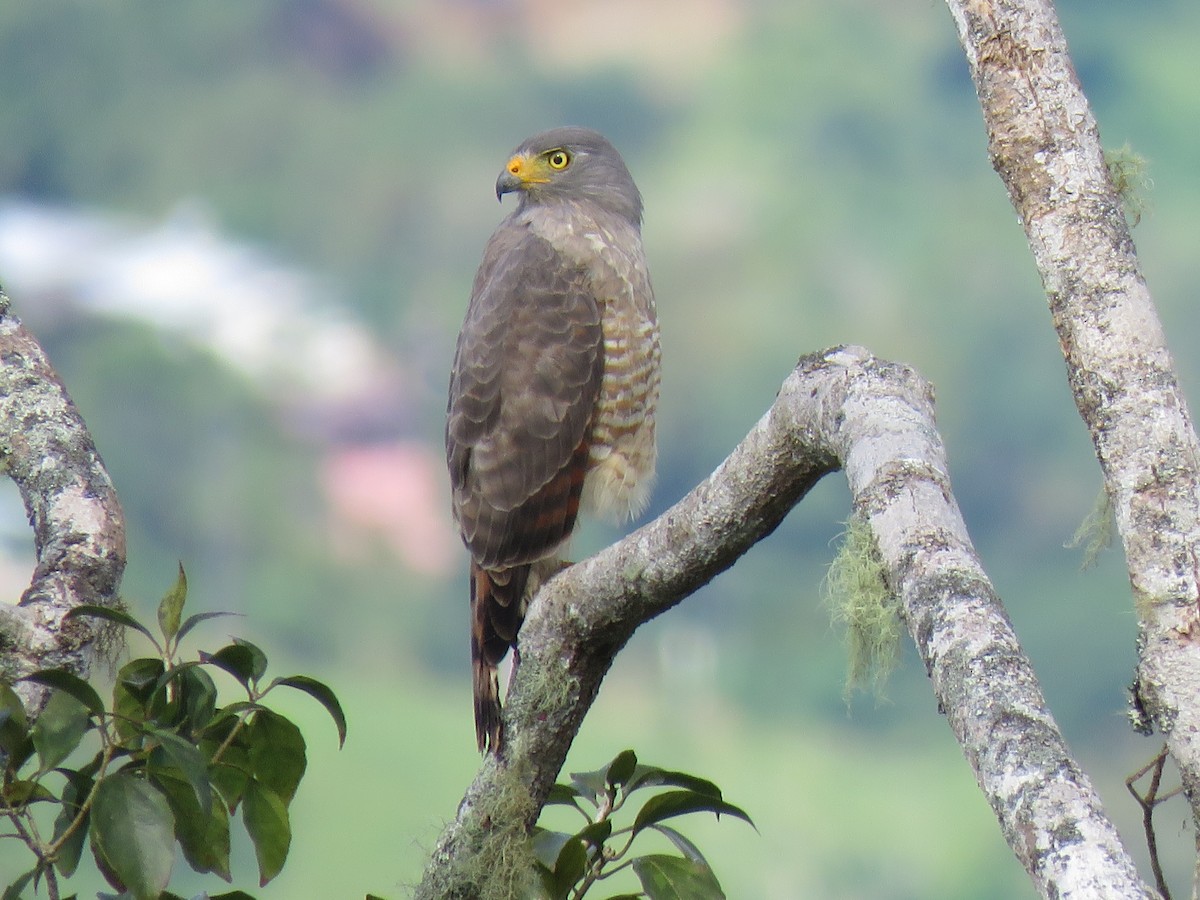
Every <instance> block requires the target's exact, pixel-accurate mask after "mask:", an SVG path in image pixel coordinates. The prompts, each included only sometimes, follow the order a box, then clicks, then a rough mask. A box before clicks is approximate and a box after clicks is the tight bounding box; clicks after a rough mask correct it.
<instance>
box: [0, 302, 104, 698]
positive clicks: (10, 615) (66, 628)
mask: <svg viewBox="0 0 1200 900" xmlns="http://www.w3.org/2000/svg"><path fill="white" fill-rule="evenodd" d="M0 464H2V465H3V468H4V473H5V474H6V475H8V477H9V478H11V479H12V480H13V481H14V482H15V483H16V484H17V487H18V488H19V489H20V491H21V497H22V499H23V500H24V502H25V510H26V512H27V513H28V514H29V522H30V525H31V526H32V527H33V534H34V547H35V550H36V554H37V564H36V568H35V570H34V572H33V577H32V579H31V582H30V585H29V587H28V589H26V591H25V592H24V594H23V595H22V596H21V599H20V602H19V603H18V604H16V605H12V604H8V603H2V604H0V675H2V676H3V677H4V678H5V679H6V680H10V681H11V680H15V679H17V678H20V677H21V676H23V675H26V674H28V673H30V672H32V671H35V670H37V669H45V668H57V667H62V668H67V669H69V670H70V671H72V672H74V673H75V674H77V675H80V676H82V677H86V676H87V675H88V672H89V670H90V666H91V662H92V658H93V656H94V654H95V645H96V642H97V639H98V637H99V635H100V630H101V624H100V621H99V620H96V619H90V618H88V619H76V620H71V621H69V622H67V623H64V622H63V621H62V618H63V616H64V615H65V614H66V612H67V611H68V610H69V609H71V608H72V607H75V606H78V605H79V604H81V603H99V604H104V605H112V604H113V603H115V602H116V598H117V588H118V586H119V584H120V581H121V574H122V572H123V571H124V568H125V525H124V519H123V517H122V515H121V507H120V504H119V503H118V502H117V496H116V493H115V492H114V490H113V486H112V482H111V480H110V479H109V477H108V473H107V472H106V471H105V468H104V463H103V461H102V460H101V459H100V454H99V453H97V451H96V447H95V445H94V444H93V442H92V438H91V435H90V434H89V433H88V430H87V427H86V426H85V425H84V423H83V419H82V418H81V417H80V415H79V411H78V410H77V409H76V408H75V404H74V403H72V402H71V398H70V397H69V396H67V392H66V389H65V388H64V387H63V386H62V383H61V382H60V381H59V379H58V376H57V375H56V374H55V373H54V370H53V368H51V366H50V363H49V361H48V360H47V359H46V355H45V353H44V352H43V351H42V348H41V347H40V346H39V345H38V343H37V341H36V340H35V339H34V337H33V336H32V335H31V334H30V333H29V332H28V331H26V330H25V328H24V326H22V325H21V323H20V321H19V320H18V319H17V318H16V317H15V316H14V315H12V312H11V309H10V304H9V300H8V298H7V297H6V296H4V295H3V294H2V293H0ZM18 688H19V690H20V691H21V692H22V693H23V697H24V699H25V700H26V704H27V706H29V707H30V708H31V712H36V711H37V708H38V703H39V699H40V697H41V692H40V691H39V690H38V689H37V688H36V686H34V685H31V684H29V683H23V684H21V685H19V686H18Z"/></svg>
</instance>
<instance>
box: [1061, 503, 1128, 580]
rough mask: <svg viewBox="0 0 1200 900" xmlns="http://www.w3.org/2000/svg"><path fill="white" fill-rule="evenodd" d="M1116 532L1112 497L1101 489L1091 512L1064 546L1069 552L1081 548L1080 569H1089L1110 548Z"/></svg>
mask: <svg viewBox="0 0 1200 900" xmlns="http://www.w3.org/2000/svg"><path fill="white" fill-rule="evenodd" d="M1115 532H1116V521H1115V519H1114V518H1113V504H1112V497H1110V496H1109V494H1108V491H1106V490H1103V489H1101V491H1100V495H1099V496H1098V497H1096V503H1095V504H1094V505H1093V506H1092V510H1091V512H1089V513H1088V514H1087V515H1086V516H1084V518H1083V521H1082V522H1080V523H1079V527H1078V528H1076V529H1075V534H1073V535H1072V536H1071V539H1070V540H1069V541H1067V543H1066V544H1065V545H1064V546H1065V547H1067V549H1069V550H1074V549H1076V548H1078V547H1082V548H1083V561H1082V562H1081V563H1080V564H1079V567H1080V568H1081V569H1090V568H1091V567H1092V566H1094V565H1095V564H1096V560H1098V559H1099V558H1100V554H1101V553H1102V552H1103V551H1104V550H1107V549H1108V548H1109V547H1111V546H1112V542H1113V535H1114V534H1115Z"/></svg>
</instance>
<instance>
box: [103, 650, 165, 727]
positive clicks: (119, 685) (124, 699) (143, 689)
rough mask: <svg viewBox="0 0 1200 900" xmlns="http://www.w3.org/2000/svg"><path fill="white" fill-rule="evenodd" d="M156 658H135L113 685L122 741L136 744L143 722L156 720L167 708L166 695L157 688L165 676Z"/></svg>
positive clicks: (115, 716)
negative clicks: (160, 679)
mask: <svg viewBox="0 0 1200 900" xmlns="http://www.w3.org/2000/svg"><path fill="white" fill-rule="evenodd" d="M163 668H164V667H163V661H162V660H161V659H158V658H157V657H144V658H142V659H133V660H130V661H129V662H127V663H126V664H125V665H123V666H122V667H121V670H120V671H119V672H118V673H117V682H116V684H114V685H113V716H114V719H115V720H116V721H115V724H116V729H117V734H118V735H119V736H120V737H121V740H123V741H130V742H137V741H139V740H140V734H141V729H142V725H143V723H145V722H146V721H147V720H153V719H157V718H158V717H159V716H161V715H162V713H163V711H164V709H165V708H166V705H167V698H166V694H165V693H164V692H162V691H159V690H158V689H157V685H158V681H159V678H161V677H162V674H163Z"/></svg>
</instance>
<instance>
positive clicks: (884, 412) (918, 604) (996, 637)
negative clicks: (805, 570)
mask: <svg viewBox="0 0 1200 900" xmlns="http://www.w3.org/2000/svg"><path fill="white" fill-rule="evenodd" d="M838 468H844V469H845V472H846V477H847V479H848V481H849V484H850V487H851V491H852V495H853V498H854V506H855V511H856V513H857V514H859V515H861V516H863V517H864V518H865V519H866V521H867V522H868V524H869V525H870V527H871V529H872V531H873V533H874V535H875V539H876V541H877V543H878V546H879V550H880V554H881V558H882V560H883V564H884V567H885V570H886V578H887V581H888V583H889V585H891V586H892V588H893V589H894V590H895V591H896V592H897V594H898V596H899V598H900V601H901V603H902V605H903V608H904V612H905V618H906V621H907V623H908V626H909V629H910V631H911V632H912V635H913V638H914V640H915V641H916V644H917V647H918V649H919V651H920V653H921V656H922V658H923V659H924V661H925V665H926V667H927V668H928V670H929V673H930V676H931V679H932V683H933V686H934V690H935V692H936V694H937V699H938V701H939V703H940V704H941V706H942V708H943V709H945V710H946V715H947V718H948V720H949V723H950V725H951V728H952V729H953V732H954V734H955V736H956V737H957V739H958V740H959V742H960V743H961V745H962V747H963V751H964V754H965V756H966V758H967V760H968V762H969V763H970V764H971V766H972V768H973V769H974V771H975V773H976V777H977V780H978V782H979V784H980V786H981V788H982V789H983V791H984V793H985V795H986V796H987V798H988V801H989V803H991V805H992V808H993V809H994V810H995V811H996V815H997V818H998V819H999V821H1000V825H1001V828H1002V830H1003V832H1004V834H1005V837H1006V838H1007V839H1008V841H1009V844H1010V845H1011V846H1012V848H1013V851H1014V853H1015V854H1016V856H1017V858H1018V859H1019V860H1020V861H1021V863H1022V865H1024V866H1025V868H1026V869H1027V870H1028V871H1029V873H1030V875H1031V877H1032V878H1033V880H1034V882H1035V884H1036V885H1037V886H1038V888H1039V890H1040V891H1041V892H1042V894H1043V895H1044V896H1047V897H1049V896H1055V897H1071V896H1078V897H1083V896H1089V897H1090V896H1120V897H1151V896H1153V894H1152V893H1151V892H1149V891H1148V890H1147V889H1146V888H1145V887H1144V886H1143V885H1142V884H1141V883H1140V881H1139V880H1138V877H1137V874H1136V872H1135V871H1134V867H1133V864H1132V863H1131V862H1130V860H1129V858H1128V856H1127V855H1126V854H1125V851H1124V849H1123V848H1122V846H1121V844H1120V840H1119V838H1118V836H1117V833H1116V831H1115V829H1114V828H1113V826H1112V825H1111V823H1110V822H1109V821H1108V819H1107V818H1105V816H1104V813H1103V811H1102V809H1101V807H1100V802H1099V799H1098V798H1097V796H1096V794H1095V792H1094V790H1093V789H1092V786H1091V784H1090V783H1089V781H1088V779H1087V778H1086V776H1085V775H1084V774H1083V773H1082V771H1081V770H1080V769H1079V767H1078V765H1077V764H1076V763H1075V762H1074V760H1072V758H1071V756H1070V754H1069V753H1068V750H1067V747H1066V745H1065V743H1064V741H1063V739H1062V736H1061V734H1060V733H1059V731H1058V728H1057V726H1056V725H1055V723H1054V720H1053V718H1052V717H1051V715H1050V713H1049V711H1048V710H1047V708H1046V705H1045V701H1044V699H1043V697H1042V695H1041V691H1040V689H1039V688H1038V685H1037V680H1036V678H1035V677H1034V674H1033V671H1032V669H1031V668H1030V666H1029V663H1028V661H1027V660H1026V658H1025V656H1024V654H1023V653H1022V651H1021V649H1020V647H1019V645H1018V643H1017V640H1016V637H1015V635H1014V634H1013V631H1012V628H1011V626H1010V624H1009V621H1008V618H1007V616H1006V615H1005V613H1004V610H1003V608H1002V607H1001V605H1000V602H999V600H998V599H997V597H996V596H995V593H994V591H993V589H992V587H991V584H990V583H989V582H988V579H987V577H986V575H985V574H984V572H983V570H982V568H981V567H980V564H979V560H978V558H977V557H976V555H975V552H974V549H973V548H972V546H971V543H970V540H969V538H968V537H967V534H966V529H965V527H964V525H963V522H962V518H961V515H960V514H959V511H958V508H957V506H956V504H955V502H954V499H953V496H952V494H951V491H950V480H949V476H948V474H947V467H946V460H945V454H944V451H943V448H942V444H941V440H940V438H939V436H938V433H937V429H936V426H935V424H934V418H933V401H932V396H931V392H930V391H929V389H928V387H927V385H926V384H925V383H924V382H923V381H922V380H921V379H920V378H919V377H918V376H917V375H916V374H915V373H914V372H912V371H911V370H910V369H906V368H904V367H901V366H896V365H891V364H888V363H883V362H880V361H878V360H876V359H874V358H872V357H871V356H870V355H869V354H868V353H867V352H866V351H864V350H862V349H860V348H838V349H835V350H831V351H828V352H827V353H824V354H817V355H813V356H809V357H805V358H804V359H802V360H801V361H800V364H799V365H798V366H797V368H796V370H795V371H794V372H793V373H792V375H791V376H790V377H789V378H788V379H787V381H786V382H785V383H784V385H783V387H782V389H781V390H780V392H779V396H778V397H777V399H776V402H775V404H774V405H773V406H772V407H771V409H770V410H769V411H768V412H767V414H766V415H765V416H764V417H763V418H762V419H761V420H760V421H759V422H758V424H757V425H756V426H755V427H754V429H753V430H752V431H751V432H750V434H749V435H748V436H747V437H746V438H745V440H743V441H742V443H741V444H740V445H739V446H738V447H737V449H735V450H734V452H733V453H732V454H731V455H730V457H729V458H728V459H727V460H726V461H725V462H724V463H723V464H722V465H721V466H720V468H718V469H717V470H716V471H715V472H714V473H713V474H712V475H711V476H710V477H709V478H708V479H707V480H706V481H704V482H703V483H702V484H701V485H699V486H698V487H697V488H695V489H694V490H693V491H692V492H691V493H690V494H688V495H687V496H686V497H684V498H683V499H682V500H681V501H680V502H679V503H677V504H676V505H675V506H674V507H672V508H671V509H670V510H668V511H667V512H665V513H664V514H663V515H661V516H660V517H659V518H658V519H656V520H655V521H654V522H652V523H650V524H649V525H646V526H645V527H643V528H641V529H639V530H638V531H636V532H635V533H634V534H632V535H630V536H629V537H627V538H625V539H624V540H622V541H620V542H619V543H617V544H614V545H613V546H611V547H609V548H608V549H606V550H604V551H602V552H601V553H599V554H597V555H596V556H594V557H592V558H590V559H587V560H584V561H583V562H580V563H578V564H577V565H575V566H572V567H571V568H569V569H567V570H566V571H564V572H563V573H561V574H560V575H559V576H557V577H556V578H554V579H552V580H551V581H550V582H549V583H548V584H547V585H546V586H545V587H544V588H543V590H542V591H541V592H540V593H539V595H538V597H537V598H536V600H535V601H534V603H533V604H532V606H531V609H530V611H529V615H528V617H527V618H526V620H525V624H524V626H523V628H522V631H521V638H520V646H521V665H520V668H519V669H518V671H517V674H516V676H515V677H514V679H513V683H512V686H511V689H510V691H509V696H508V699H509V702H508V705H507V707H506V710H505V729H506V730H505V734H506V735H507V736H508V739H507V740H506V743H505V753H504V756H503V757H502V758H501V759H496V758H493V757H488V758H487V759H485V761H484V764H483V767H482V768H481V770H480V772H479V774H478V776H477V777H476V779H475V781H474V783H473V784H472V785H471V786H470V788H469V789H468V791H467V793H466V796H465V797H464V798H463V802H462V804H461V806H460V808H459V811H458V816H457V818H456V819H455V821H454V822H453V823H451V824H450V826H449V827H448V828H447V829H446V831H445V832H444V833H443V835H442V837H441V839H440V841H439V843H438V846H437V848H436V849H435V851H434V854H433V857H432V859H431V861H430V863H429V866H428V868H427V869H426V873H425V879H424V881H423V882H422V884H421V886H420V887H419V888H418V890H417V894H416V896H417V897H419V898H430V900H432V898H438V900H442V898H456V897H457V898H478V897H501V896H512V895H515V894H516V891H515V889H514V887H515V885H516V884H517V883H518V882H519V880H520V878H521V877H522V876H523V875H524V874H525V872H526V871H527V868H526V867H527V865H528V863H529V861H530V860H529V856H528V850H527V849H526V850H522V847H523V845H524V841H523V837H524V835H525V834H526V830H527V829H528V827H529V826H530V825H531V824H532V823H533V822H534V821H535V820H536V818H537V815H538V812H539V811H540V809H541V807H542V805H543V803H544V801H545V798H546V795H547V792H548V791H549V789H550V786H551V785H552V783H553V781H554V779H555V777H556V776H557V774H558V771H559V769H560V767H561V766H562V763H563V760H564V759H565V757H566V753H567V749H568V748H569V746H570V744H571V741H572V740H573V739H574V736H575V734H576V732H577V731H578V729H579V726H580V724H581V723H582V721H583V717H584V716H585V715H586V713H587V711H588V708H589V707H590V705H591V703H592V700H593V699H594V698H595V696H596V692H597V690H598V688H599V685H600V682H601V680H602V679H603V677H604V675H605V673H606V672H607V671H608V668H609V666H610V664H611V663H612V660H613V657H614V656H615V655H616V653H617V652H618V651H619V650H620V649H621V647H622V646H623V645H624V644H625V642H626V641H627V640H628V638H629V636H630V635H631V634H632V633H633V631H634V630H635V629H636V628H637V626H638V625H640V624H641V623H643V622H645V621H647V620H649V619H650V618H653V617H654V616H656V615H658V614H659V613H661V612H663V611H665V610H667V609H669V608H670V607H672V606H674V605H675V604H676V603H678V602H680V601H681V600H682V599H683V598H684V597H686V596H687V595H689V594H690V593H692V592H693V591H695V590H696V589H697V588H699V587H700V586H702V585H703V584H705V583H706V582H708V581H709V580H710V579H711V578H712V577H713V576H714V575H716V574H717V573H718V572H720V571H722V570H723V569H725V568H727V567H728V566H730V565H732V564H733V562H734V561H735V560H736V559H737V558H738V557H739V556H740V555H741V554H742V553H744V552H745V551H746V550H747V549H749V548H750V547H751V546H752V545H753V544H754V543H755V542H756V541H758V540H759V539H761V538H762V537H764V536H765V535H767V534H769V533H770V532H771V531H772V530H774V528H775V527H776V526H777V525H778V524H779V522H780V521H781V520H782V518H783V516H784V515H786V513H787V512H788V510H790V509H791V508H792V507H793V506H794V505H795V504H796V503H798V502H799V500H800V499H801V498H802V497H803V496H804V494H805V493H806V492H807V491H808V490H809V488H811V487H812V485H813V484H815V483H816V482H817V481H818V480H819V479H820V478H821V477H823V476H824V475H826V474H828V473H830V472H833V471H836V470H837V469H838Z"/></svg>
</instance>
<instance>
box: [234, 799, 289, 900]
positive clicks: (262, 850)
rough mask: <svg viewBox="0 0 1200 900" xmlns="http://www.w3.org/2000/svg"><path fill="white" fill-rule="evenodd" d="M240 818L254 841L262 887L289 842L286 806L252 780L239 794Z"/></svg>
mask: <svg viewBox="0 0 1200 900" xmlns="http://www.w3.org/2000/svg"><path fill="white" fill-rule="evenodd" d="M242 822H243V823H245V825H246V831H247V832H248V833H249V834H250V840H251V841H252V842H253V843H254V855H255V856H256V857H257V858H258V875H259V880H258V883H259V886H260V887H262V886H265V885H266V884H267V883H268V882H269V881H270V880H271V879H272V878H274V877H275V876H276V875H278V874H279V871H280V870H281V869H282V868H283V864H284V862H285V861H286V860H287V855H288V848H289V847H290V846H291V843H292V827H291V824H290V823H289V821H288V811H287V806H286V805H285V804H284V802H283V801H282V800H281V799H280V798H279V795H278V794H276V793H275V792H274V791H272V790H271V789H270V788H269V787H266V786H265V785H263V784H262V783H260V782H258V781H255V780H251V782H250V783H249V784H248V785H247V786H246V794H245V796H244V797H243V798H242Z"/></svg>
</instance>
